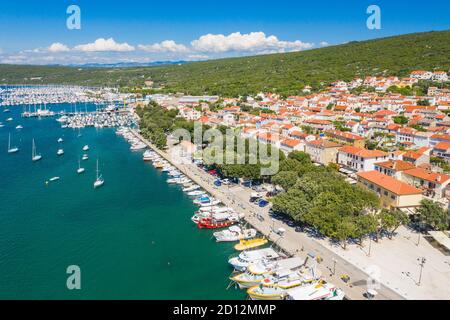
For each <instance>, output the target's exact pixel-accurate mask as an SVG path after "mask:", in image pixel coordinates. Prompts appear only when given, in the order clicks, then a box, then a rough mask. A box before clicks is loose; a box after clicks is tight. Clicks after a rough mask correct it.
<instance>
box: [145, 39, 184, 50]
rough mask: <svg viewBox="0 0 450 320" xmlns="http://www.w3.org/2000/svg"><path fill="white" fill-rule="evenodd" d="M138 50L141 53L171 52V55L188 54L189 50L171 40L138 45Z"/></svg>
mask: <svg viewBox="0 0 450 320" xmlns="http://www.w3.org/2000/svg"><path fill="white" fill-rule="evenodd" d="M138 48H139V49H140V50H143V51H147V52H153V53H159V52H171V53H183V52H188V51H189V49H188V48H187V47H186V46H185V45H182V44H178V43H176V42H175V41H173V40H165V41H163V42H161V43H155V44H149V45H139V46H138Z"/></svg>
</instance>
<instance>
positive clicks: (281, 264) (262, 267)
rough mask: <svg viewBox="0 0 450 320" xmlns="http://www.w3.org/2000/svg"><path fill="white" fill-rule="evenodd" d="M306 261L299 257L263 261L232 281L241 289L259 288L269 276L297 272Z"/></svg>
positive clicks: (252, 265) (251, 266)
mask: <svg viewBox="0 0 450 320" xmlns="http://www.w3.org/2000/svg"><path fill="white" fill-rule="evenodd" d="M304 264H305V260H303V259H302V258H299V257H294V258H287V259H283V260H277V261H266V260H261V261H259V262H258V263H255V264H251V265H249V266H248V268H247V270H246V271H245V272H243V273H240V274H237V275H234V276H232V277H231V278H230V280H232V281H234V282H236V283H237V284H238V285H239V287H240V288H241V289H242V288H251V287H254V286H258V285H259V284H260V283H261V282H262V281H263V280H264V279H265V278H267V276H269V275H271V274H274V273H275V272H281V271H282V270H295V269H298V268H300V267H302V266H303V265H304Z"/></svg>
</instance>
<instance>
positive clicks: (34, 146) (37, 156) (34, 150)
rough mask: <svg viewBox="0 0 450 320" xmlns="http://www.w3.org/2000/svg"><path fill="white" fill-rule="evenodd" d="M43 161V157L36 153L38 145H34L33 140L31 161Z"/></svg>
mask: <svg viewBox="0 0 450 320" xmlns="http://www.w3.org/2000/svg"><path fill="white" fill-rule="evenodd" d="M41 159H42V156H41V155H40V154H37V153H36V144H35V143H34V139H33V150H32V153H31V160H33V161H34V162H36V161H39V160H41Z"/></svg>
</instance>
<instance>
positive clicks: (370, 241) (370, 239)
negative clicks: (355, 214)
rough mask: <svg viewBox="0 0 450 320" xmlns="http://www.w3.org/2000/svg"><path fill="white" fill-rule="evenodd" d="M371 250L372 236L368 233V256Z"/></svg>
mask: <svg viewBox="0 0 450 320" xmlns="http://www.w3.org/2000/svg"><path fill="white" fill-rule="evenodd" d="M371 252H372V236H371V235H369V254H368V255H367V256H368V257H370V254H371Z"/></svg>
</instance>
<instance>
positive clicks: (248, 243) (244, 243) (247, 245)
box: [234, 237, 269, 251]
mask: <svg viewBox="0 0 450 320" xmlns="http://www.w3.org/2000/svg"><path fill="white" fill-rule="evenodd" d="M268 242H269V240H267V239H266V238H264V237H263V238H255V239H250V240H241V241H240V242H239V243H238V244H237V245H235V246H234V248H235V249H236V250H237V251H244V250H248V249H253V248H258V247H261V246H263V245H265V244H267V243H268Z"/></svg>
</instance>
